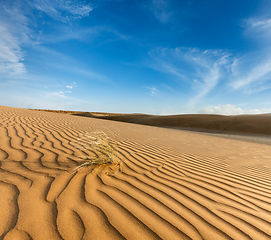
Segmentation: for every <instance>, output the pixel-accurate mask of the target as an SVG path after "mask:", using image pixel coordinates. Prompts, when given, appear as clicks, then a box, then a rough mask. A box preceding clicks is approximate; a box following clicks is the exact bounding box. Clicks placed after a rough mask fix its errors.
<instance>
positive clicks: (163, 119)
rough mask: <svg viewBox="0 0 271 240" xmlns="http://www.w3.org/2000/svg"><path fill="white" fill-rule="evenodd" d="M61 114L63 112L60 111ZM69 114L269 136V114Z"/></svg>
mask: <svg viewBox="0 0 271 240" xmlns="http://www.w3.org/2000/svg"><path fill="white" fill-rule="evenodd" d="M62 112H63V111H62ZM69 113H70V114H74V115H78V116H85V117H92V118H100V119H107V120H113V121H120V122H129V123H136V124H143V125H149V126H159V127H175V128H183V129H194V130H200V131H207V132H209V131H212V132H219V133H242V134H260V135H267V136H270V135H271V114H257V115H232V116H224V115H217V114H183V115H168V116H158V115H146V114H119V115H117V114H109V113H105V114H102V113H101V114H94V113H88V112H85V113H84V112H77V113H76V112H69Z"/></svg>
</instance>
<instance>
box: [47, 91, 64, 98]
mask: <svg viewBox="0 0 271 240" xmlns="http://www.w3.org/2000/svg"><path fill="white" fill-rule="evenodd" d="M46 96H47V97H48V98H67V96H65V93H64V92H62V91H58V92H47V93H46Z"/></svg>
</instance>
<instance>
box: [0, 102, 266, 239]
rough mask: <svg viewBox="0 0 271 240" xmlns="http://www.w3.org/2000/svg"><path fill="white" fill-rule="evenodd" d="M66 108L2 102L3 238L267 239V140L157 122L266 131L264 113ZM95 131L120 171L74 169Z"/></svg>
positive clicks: (0, 178) (0, 177)
mask: <svg viewBox="0 0 271 240" xmlns="http://www.w3.org/2000/svg"><path fill="white" fill-rule="evenodd" d="M67 113H69V114H60V113H59V112H49V111H34V110H27V109H19V108H11V107H4V106H0V196H1V197H0V219H1V221H0V239H4V240H14V239H15V240H16V239H23V240H26V239H27V240H28V239H37V240H40V239H41V240H43V239H44V240H45V239H46V240H48V239H68V240H69V239H71V240H74V239H97V240H98V239H99V240H100V239H113V240H114V239H168V240H174V239H176V240H177V239H178V240H179V239H195V240H202V239H207V240H209V239H210V240H220V239H238V240H243V239H245V240H248V239H255V240H267V239H271V154H270V153H271V149H270V148H271V147H270V145H265V144H258V143H251V142H244V141H236V140H233V139H229V138H221V137H218V136H209V135H204V134H200V133H195V132H189V131H182V130H176V129H167V128H157V127H156V128H154V127H153V126H165V127H167V126H171V127H192V128H202V129H211V130H212V129H214V130H218V131H222V132H226V131H230V132H231V131H232V132H235V131H237V132H246V133H252V132H253V133H256V134H266V135H270V121H269V120H270V115H255V116H236V117H233V116H230V117H225V116H214V115H204V116H203V115H193V116H192V115H186V116H168V117H167V116H151V115H115V116H110V114H107V116H101V114H99V113H92V115H93V116H94V117H93V116H92V118H86V117H80V116H74V115H71V114H81V115H89V114H90V113H78V112H77V113H74V112H67ZM104 115H105V114H104ZM97 116H98V117H99V118H107V119H109V118H111V120H113V119H112V118H114V120H116V121H108V120H107V121H106V120H104V119H98V118H97ZM188 119H189V121H188ZM117 121H123V122H117ZM124 122H133V123H140V124H145V125H152V126H144V125H135V124H129V123H124ZM253 123H254V124H253ZM97 131H102V132H104V133H105V134H106V135H107V136H108V137H109V141H110V144H111V145H112V146H113V147H114V149H115V150H116V152H117V154H118V158H119V159H121V161H122V172H121V171H118V172H116V171H114V168H113V166H110V165H106V166H91V167H85V168H83V169H81V170H79V171H77V172H73V170H74V169H75V168H76V167H77V166H78V165H79V157H80V156H88V155H93V154H95V153H94V152H92V151H91V150H86V149H80V148H78V147H76V143H78V141H86V140H85V139H84V138H82V136H85V135H86V134H88V135H89V136H91V134H93V133H94V132H97ZM80 139H81V140H80ZM82 139H83V140H82ZM112 173H113V174H112Z"/></svg>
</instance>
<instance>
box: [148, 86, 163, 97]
mask: <svg viewBox="0 0 271 240" xmlns="http://www.w3.org/2000/svg"><path fill="white" fill-rule="evenodd" d="M144 88H146V89H148V90H149V95H150V96H152V97H153V96H156V95H157V94H159V93H161V92H160V91H159V90H158V89H157V88H156V87H144Z"/></svg>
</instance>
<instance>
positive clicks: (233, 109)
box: [198, 104, 271, 115]
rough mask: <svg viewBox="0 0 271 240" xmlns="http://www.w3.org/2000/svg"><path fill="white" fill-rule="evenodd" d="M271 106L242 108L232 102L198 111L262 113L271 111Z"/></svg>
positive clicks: (205, 112)
mask: <svg viewBox="0 0 271 240" xmlns="http://www.w3.org/2000/svg"><path fill="white" fill-rule="evenodd" d="M270 112H271V108H269V109H267V108H263V109H242V108H240V107H235V106H234V105H231V104H226V105H217V106H211V107H208V108H203V109H201V110H198V113H204V114H221V115H240V114H262V113H270Z"/></svg>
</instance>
